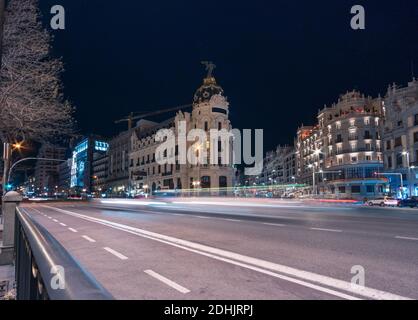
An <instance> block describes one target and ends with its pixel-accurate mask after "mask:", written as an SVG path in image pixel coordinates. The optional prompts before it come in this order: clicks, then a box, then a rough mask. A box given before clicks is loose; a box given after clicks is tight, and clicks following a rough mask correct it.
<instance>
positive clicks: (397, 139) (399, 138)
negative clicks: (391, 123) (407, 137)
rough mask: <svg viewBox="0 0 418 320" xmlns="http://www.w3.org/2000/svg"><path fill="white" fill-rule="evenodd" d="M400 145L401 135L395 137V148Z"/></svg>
mask: <svg viewBox="0 0 418 320" xmlns="http://www.w3.org/2000/svg"><path fill="white" fill-rule="evenodd" d="M400 146H402V137H397V138H395V148H396V147H400Z"/></svg>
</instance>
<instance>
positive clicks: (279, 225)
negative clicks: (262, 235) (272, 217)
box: [263, 222, 285, 227]
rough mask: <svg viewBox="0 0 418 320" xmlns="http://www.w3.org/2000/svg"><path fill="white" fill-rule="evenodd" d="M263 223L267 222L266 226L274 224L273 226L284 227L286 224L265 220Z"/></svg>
mask: <svg viewBox="0 0 418 320" xmlns="http://www.w3.org/2000/svg"><path fill="white" fill-rule="evenodd" d="M263 224H265V225H266V226H273V227H284V226H285V225H284V224H279V223H268V222H265V223H263Z"/></svg>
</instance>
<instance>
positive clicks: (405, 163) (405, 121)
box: [383, 79, 418, 197]
mask: <svg viewBox="0 0 418 320" xmlns="http://www.w3.org/2000/svg"><path fill="white" fill-rule="evenodd" d="M385 109H386V120H385V124H384V129H383V140H384V142H383V147H384V160H385V169H386V171H387V172H389V173H397V174H395V175H391V176H389V175H388V178H389V180H390V189H391V190H390V191H391V193H394V194H396V195H397V196H398V197H407V196H417V195H418V177H417V173H418V172H417V171H418V170H417V169H418V81H417V80H416V79H413V81H411V82H410V83H408V86H407V87H404V88H401V87H398V86H396V85H395V84H394V85H392V86H389V88H388V92H387V95H386V97H385ZM400 174H402V178H403V179H402V185H403V187H404V189H403V190H401V179H400Z"/></svg>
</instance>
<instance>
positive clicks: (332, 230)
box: [309, 228, 343, 232]
mask: <svg viewBox="0 0 418 320" xmlns="http://www.w3.org/2000/svg"><path fill="white" fill-rule="evenodd" d="M309 229H311V230H315V231H327V232H343V231H342V230H335V229H323V228H309Z"/></svg>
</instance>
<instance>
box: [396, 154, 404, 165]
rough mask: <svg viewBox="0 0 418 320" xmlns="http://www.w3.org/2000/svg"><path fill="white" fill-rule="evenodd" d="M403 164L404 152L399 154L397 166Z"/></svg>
mask: <svg viewBox="0 0 418 320" xmlns="http://www.w3.org/2000/svg"><path fill="white" fill-rule="evenodd" d="M402 165H403V155H402V154H398V155H397V156H396V166H397V167H401V166H402Z"/></svg>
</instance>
